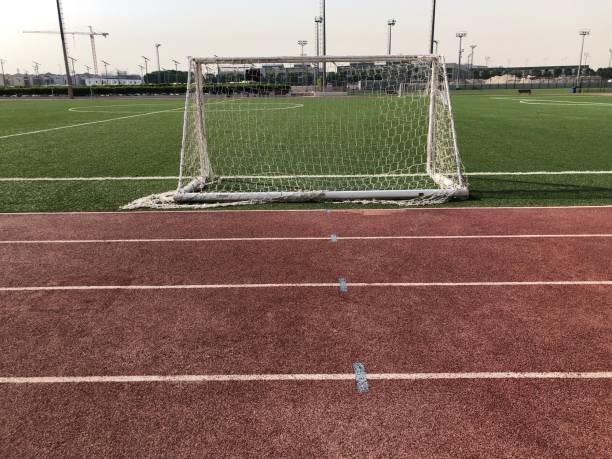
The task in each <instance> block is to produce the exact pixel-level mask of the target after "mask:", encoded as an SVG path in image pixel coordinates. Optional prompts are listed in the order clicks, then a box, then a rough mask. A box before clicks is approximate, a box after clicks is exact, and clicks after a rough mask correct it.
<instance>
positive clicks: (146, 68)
mask: <svg viewBox="0 0 612 459" xmlns="http://www.w3.org/2000/svg"><path fill="white" fill-rule="evenodd" d="M140 57H142V58H143V59H144V64H145V65H144V67H145V74H144V79H146V78H147V75H148V74H149V61H150V60H151V59H149V58H148V57H145V56H140ZM145 83H148V81H145Z"/></svg>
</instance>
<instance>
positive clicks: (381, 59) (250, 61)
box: [174, 56, 468, 204]
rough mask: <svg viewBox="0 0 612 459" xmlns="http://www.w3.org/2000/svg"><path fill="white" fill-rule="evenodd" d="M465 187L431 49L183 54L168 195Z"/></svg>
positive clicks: (392, 196)
mask: <svg viewBox="0 0 612 459" xmlns="http://www.w3.org/2000/svg"><path fill="white" fill-rule="evenodd" d="M467 196H468V186H467V183H466V179H465V177H464V174H463V169H462V164H461V158H460V156H459V150H458V147H457V139H456V134H455V127H454V122H453V112H452V106H451V99H450V96H449V90H448V81H447V75H446V68H445V65H444V62H443V61H442V60H441V59H440V58H439V57H436V56H366V57H363V56H360V57H348V56H341V57H338V56H326V57H278V58H256V57H253V58H219V57H214V58H192V59H190V72H189V82H188V90H187V97H186V104H185V113H184V128H183V143H182V149H181V159H180V178H179V185H178V190H177V192H176V194H175V196H174V200H175V201H176V202H179V203H235V202H252V203H259V202H278V201H293V202H299V201H318V200H331V201H388V200H397V201H401V202H406V203H414V204H420V203H438V202H443V201H446V200H448V199H450V198H452V197H459V198H466V197H467Z"/></svg>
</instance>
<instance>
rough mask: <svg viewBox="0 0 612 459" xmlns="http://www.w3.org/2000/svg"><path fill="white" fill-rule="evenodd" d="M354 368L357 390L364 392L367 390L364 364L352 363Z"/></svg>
mask: <svg viewBox="0 0 612 459" xmlns="http://www.w3.org/2000/svg"><path fill="white" fill-rule="evenodd" d="M353 369H354V370H355V381H356V382H357V392H359V393H360V394H365V393H366V392H367V391H368V390H369V387H368V375H367V374H366V369H365V365H364V364H363V363H361V362H356V363H354V364H353Z"/></svg>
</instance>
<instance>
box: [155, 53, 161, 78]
mask: <svg viewBox="0 0 612 459" xmlns="http://www.w3.org/2000/svg"><path fill="white" fill-rule="evenodd" d="M160 46H161V43H155V53H156V54H157V83H158V84H159V83H160V82H161V73H160V72H161V67H160V66H159V47H160Z"/></svg>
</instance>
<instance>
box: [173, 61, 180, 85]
mask: <svg viewBox="0 0 612 459" xmlns="http://www.w3.org/2000/svg"><path fill="white" fill-rule="evenodd" d="M172 62H174V71H175V72H176V76H175V83H178V66H179V64H180V62H179V61H177V60H174V59H172Z"/></svg>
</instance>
